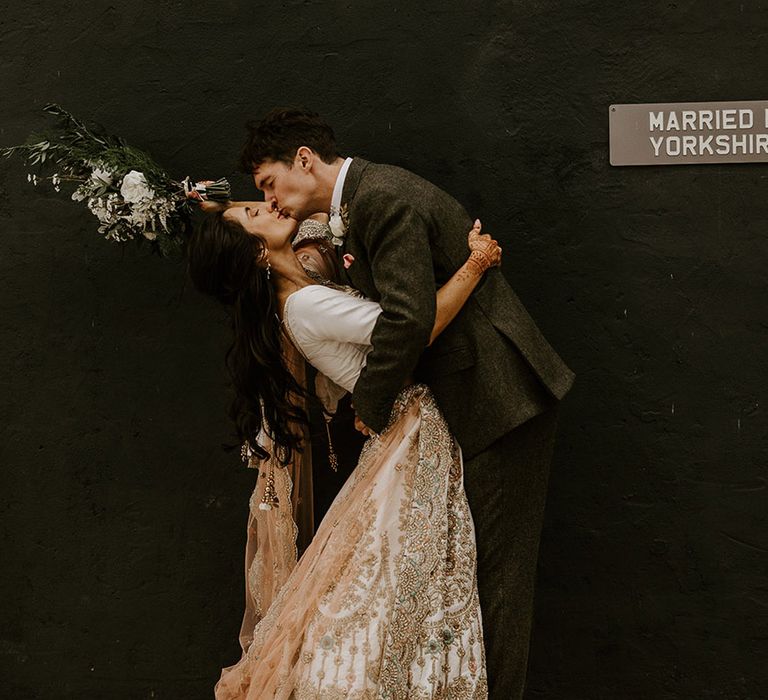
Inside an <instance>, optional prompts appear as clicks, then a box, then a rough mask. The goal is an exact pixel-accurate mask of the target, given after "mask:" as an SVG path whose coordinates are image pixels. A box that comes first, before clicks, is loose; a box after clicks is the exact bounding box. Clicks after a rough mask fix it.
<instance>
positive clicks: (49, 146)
mask: <svg viewBox="0 0 768 700" xmlns="http://www.w3.org/2000/svg"><path fill="white" fill-rule="evenodd" d="M43 110H44V111H45V112H48V113H49V114H51V115H53V116H54V117H56V118H57V124H56V126H55V127H54V128H53V129H51V130H50V131H48V132H47V133H45V134H43V135H42V136H34V135H33V136H31V137H30V139H29V142H28V143H27V144H25V145H22V146H11V147H8V148H1V149H0V155H2V156H5V157H10V156H12V155H14V154H17V155H20V156H21V157H22V158H24V160H25V161H26V163H27V164H28V165H33V166H38V167H39V168H40V169H41V170H42V169H45V168H48V169H51V170H54V172H53V174H52V175H50V176H48V177H39V176H38V175H37V174H33V173H30V174H28V175H27V180H28V181H29V182H31V183H32V184H34V185H37V184H38V183H39V182H42V181H43V180H50V182H51V184H52V185H53V188H54V190H55V191H56V192H59V191H61V184H62V183H64V182H73V183H77V187H76V188H75V190H74V192H72V199H73V200H75V201H76V202H85V203H86V206H87V207H88V209H90V211H91V213H93V215H94V216H95V217H96V218H97V219H98V220H99V233H101V234H102V235H103V236H104V238H106V239H108V240H113V241H116V242H119V243H123V242H125V241H128V240H133V239H136V240H138V242H139V243H143V242H144V241H149V242H150V244H151V245H152V251H153V252H156V253H158V254H160V255H162V256H167V255H171V254H173V253H176V252H179V251H180V250H181V249H182V247H183V243H184V237H185V235H186V233H187V231H188V230H189V227H190V220H191V213H192V207H193V206H194V205H193V204H192V201H193V200H203V201H205V200H211V201H216V202H226V201H228V200H229V199H230V187H229V183H228V182H227V181H226V180H224V179H221V180H217V181H215V182H210V181H207V182H200V183H194V182H191V181H190V179H189V178H188V177H187V178H186V179H185V180H183V181H180V182H177V181H175V180H172V179H171V178H170V177H169V176H168V175H167V174H166V172H165V171H164V170H163V169H162V168H161V167H160V166H159V165H158V164H157V163H155V161H154V160H153V159H152V158H151V156H149V154H147V153H145V152H144V151H141V150H139V149H137V148H133V147H132V146H129V145H128V144H127V143H126V142H125V140H124V139H122V138H120V137H119V136H112V135H109V134H106V133H105V132H104V130H103V129H101V128H96V127H88V126H86V125H85V124H84V123H83V122H81V121H80V120H79V119H76V118H75V117H74V116H72V115H71V114H70V113H69V112H67V111H66V110H64V109H62V108H61V107H60V106H59V105H56V104H49V105H46V106H45V107H44V108H43Z"/></svg>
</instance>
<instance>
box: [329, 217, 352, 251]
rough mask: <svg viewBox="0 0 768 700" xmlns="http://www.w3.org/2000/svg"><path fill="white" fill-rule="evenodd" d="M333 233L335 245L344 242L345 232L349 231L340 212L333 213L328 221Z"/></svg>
mask: <svg viewBox="0 0 768 700" xmlns="http://www.w3.org/2000/svg"><path fill="white" fill-rule="evenodd" d="M328 225H329V226H330V227H331V233H332V234H333V245H341V244H342V243H343V242H344V234H345V233H346V232H347V231H346V228H345V226H344V222H343V221H342V220H341V215H340V214H333V215H332V216H331V218H330V220H329V221H328Z"/></svg>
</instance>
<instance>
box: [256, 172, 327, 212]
mask: <svg viewBox="0 0 768 700" xmlns="http://www.w3.org/2000/svg"><path fill="white" fill-rule="evenodd" d="M253 182H254V184H255V185H256V188H257V189H260V190H261V191H262V192H264V201H265V202H267V204H269V205H270V206H271V207H272V208H273V209H274V210H276V211H279V212H280V213H281V214H282V215H283V216H290V217H291V218H293V219H297V220H299V221H302V220H303V219H306V218H307V217H308V216H309V215H310V214H314V213H315V210H314V209H313V208H312V206H311V195H312V192H313V188H314V180H313V178H312V176H311V175H310V174H309V173H308V172H307V170H306V169H305V168H303V167H301V163H293V164H292V165H288V164H287V163H284V162H283V161H274V160H265V161H263V162H262V163H260V164H259V165H258V166H256V167H255V168H254V170H253Z"/></svg>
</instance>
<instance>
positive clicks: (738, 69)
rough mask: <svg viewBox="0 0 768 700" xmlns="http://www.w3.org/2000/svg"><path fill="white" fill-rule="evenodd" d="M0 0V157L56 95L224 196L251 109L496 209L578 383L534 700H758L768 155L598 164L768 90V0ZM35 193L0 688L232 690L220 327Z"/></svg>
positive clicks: (6, 328) (15, 414) (164, 281)
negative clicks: (667, 107) (718, 105)
mask: <svg viewBox="0 0 768 700" xmlns="http://www.w3.org/2000/svg"><path fill="white" fill-rule="evenodd" d="M3 5H4V7H2V8H0V59H1V60H2V64H1V65H2V67H3V70H2V72H0V92H1V93H2V103H1V106H0V144H2V145H10V144H14V143H17V142H20V141H22V140H23V139H24V138H25V137H26V136H27V133H28V132H29V131H30V130H31V129H32V128H35V127H40V126H42V125H43V124H44V119H43V117H42V115H41V114H40V112H39V108H40V107H41V106H42V105H43V104H44V103H46V102H49V101H57V102H60V103H61V104H62V105H64V106H65V107H66V108H68V109H70V110H71V111H73V112H75V113H76V114H78V115H81V116H83V117H85V118H92V119H96V120H97V121H100V122H101V123H103V124H104V125H106V126H108V127H109V128H110V129H111V130H113V131H115V132H117V133H120V134H122V135H124V136H125V137H126V138H127V139H128V140H129V141H130V142H132V143H134V144H135V145H138V146H141V147H144V148H147V149H149V150H150V151H151V152H152V153H153V154H154V155H155V156H156V157H157V158H158V159H159V160H160V161H161V162H162V163H164V164H165V165H166V167H167V168H168V169H169V171H170V172H172V173H174V174H178V175H179V176H184V175H186V174H192V175H193V176H194V175H196V176H200V177H202V176H210V175H217V176H218V175H232V172H233V170H234V162H235V154H236V151H237V149H238V147H239V145H240V141H241V139H242V135H243V130H242V124H243V122H244V121H245V120H246V118H249V117H257V116H260V115H261V114H262V113H263V112H264V111H266V110H267V109H268V108H270V107H272V106H274V105H276V104H286V103H303V104H306V105H309V106H312V107H314V108H315V109H317V110H319V111H320V112H322V113H323V114H324V115H326V117H327V118H328V119H329V120H330V121H331V122H332V123H333V124H334V125H335V127H336V130H337V133H338V136H339V137H340V141H341V143H342V145H343V149H344V152H345V153H349V154H357V155H362V156H365V157H367V158H369V159H372V160H378V161H384V162H390V163H395V164H399V165H402V166H405V167H407V168H410V169H412V170H414V171H416V172H417V173H419V174H421V175H423V176H425V177H427V178H428V179H430V180H432V181H433V182H435V183H437V184H438V185H440V186H442V187H444V188H445V189H447V190H449V191H450V192H452V193H454V194H455V195H456V196H457V197H458V198H459V199H460V200H462V201H463V202H464V203H465V204H466V205H467V206H468V208H469V209H470V211H471V213H473V214H476V215H478V216H480V217H481V218H482V219H483V221H484V224H485V227H486V229H487V230H488V231H492V232H494V233H495V234H497V235H498V236H499V238H500V239H501V240H502V241H503V242H504V245H505V267H504V270H505V273H506V275H507V277H508V278H509V280H510V281H511V283H512V285H513V287H514V288H515V289H516V291H517V292H518V293H519V295H520V296H521V297H522V299H523V300H524V301H525V303H526V304H527V306H528V307H529V309H530V311H531V312H532V314H533V315H534V317H535V318H536V319H537V320H538V322H539V324H540V326H541V328H542V330H543V331H544V333H545V335H546V336H547V337H548V338H549V339H550V341H551V342H552V343H553V345H554V346H555V347H556V348H557V349H558V350H559V352H560V353H561V354H562V356H563V358H564V359H565V360H566V362H567V363H568V364H569V365H570V366H571V367H572V368H573V369H574V370H575V371H576V373H577V375H578V376H577V383H576V385H575V386H574V389H573V391H572V393H571V394H570V395H569V396H568V398H567V400H566V401H565V403H564V404H563V406H562V413H561V422H560V425H561V429H560V434H559V443H558V447H557V451H556V455H555V462H554V464H553V471H552V478H551V488H550V495H549V501H548V506H547V515H546V523H545V531H544V535H543V540H542V548H541V558H540V576H539V584H538V599H537V608H536V614H537V619H536V626H535V632H534V639H533V644H532V649H531V659H530V662H531V669H530V675H529V690H528V697H529V698H531V699H534V698H553V699H554V698H557V699H562V700H598V699H600V700H602V699H606V700H609V699H610V700H618V699H623V698H632V699H634V698H642V699H648V700H666V699H672V698H675V699H678V698H697V699H698V698H732V699H745V698H754V699H757V698H765V697H768V679H767V678H766V671H765V667H764V665H763V662H764V660H765V656H766V651H767V649H766V646H768V645H767V641H768V632H766V608H768V576H767V575H766V574H767V571H768V567H767V566H766V552H767V549H768V541H767V540H768V538H767V537H766V527H765V525H766V516H765V511H766V489H765V486H766V483H765V471H766V461H767V457H768V425H767V423H766V419H765V416H766V413H765V410H766V409H765V403H766V401H768V397H767V396H766V389H768V378H767V376H768V362H767V361H766V350H765V348H766V341H767V340H768V320H767V319H768V314H767V313H766V303H765V288H766V278H767V276H768V275H767V273H766V268H767V266H768V212H767V209H766V204H765V202H766V194H765V192H766V186H768V179H767V175H768V166H765V165H731V166H711V165H710V166H681V167H666V168H627V169H616V168H611V167H610V166H609V165H608V131H607V111H608V105H609V104H610V103H612V102H655V101H660V102H663V101H670V102H671V101H689V100H690V101H698V100H717V99H719V100H729V99H734V100H735V99H766V97H767V96H768V95H767V93H766V82H765V74H766V68H768V59H766V53H765V35H766V32H768V3H766V2H764V1H753V2H742V3H739V2H714V1H708V2H694V1H693V0H681V1H678V2H661V1H658V2H637V3H621V2H607V1H606V0H602V1H598V0H593V1H588V0H568V1H567V2H541V1H539V2H533V1H525V0H521V1H520V2H516V3H509V2H490V1H487V0H486V1H481V2H474V3H468V2H467V3H458V2H452V3H450V2H449V3H446V2H435V3H430V4H429V6H427V5H426V4H423V3H407V4H406V3H399V2H395V3H393V2H371V1H370V0H367V1H366V0H362V1H358V2H317V1H312V0H304V1H302V2H299V1H296V0H291V1H285V2H280V3H263V2H242V3H235V2H219V3H215V4H214V3H206V4H197V3H182V2H176V1H174V2H170V1H168V0H160V1H159V2H158V1H157V0H156V1H155V2H145V1H143V0H134V1H133V2H130V3H118V4H115V5H110V4H107V3H83V2H79V3H75V2H72V1H71V0H64V1H62V2H56V3H53V2H48V3H44V2H39V1H36V0H28V1H27V2H26V3H14V4H10V3H7V2H6V3H3ZM25 175H26V170H25V169H24V168H23V167H22V166H20V165H19V164H18V163H13V162H3V163H2V164H0V197H1V198H0V228H1V229H2V230H1V231H0V281H1V283H2V292H1V293H0V367H1V368H2V370H1V371H2V375H1V376H0V382H1V383H0V421H1V427H0V460H1V462H0V464H1V465H2V469H0V475H1V476H0V479H1V481H0V488H2V497H1V498H2V507H1V508H0V513H2V540H1V541H0V548H1V549H0V552H1V553H2V578H1V579H0V581H1V582H0V596H1V599H2V617H0V664H1V669H0V678H2V679H3V680H2V691H0V695H1V696H2V697H9V698H45V699H54V698H55V699H59V698H121V699H122V698H126V699H132V698H170V699H175V698H184V699H188V698H207V697H212V686H213V684H214V682H215V680H216V679H217V678H218V673H219V669H220V667H221V666H222V665H227V664H230V663H233V662H234V661H235V660H236V658H237V652H238V646H237V638H236V637H237V630H238V628H239V624H240V615H241V610H242V591H243V571H242V555H243V542H244V536H245V518H246V509H247V497H248V495H249V493H250V490H251V488H252V484H253V472H251V471H247V470H245V469H244V468H242V466H241V464H240V462H239V459H238V457H237V455H236V454H233V453H225V452H223V451H222V450H221V448H220V445H221V444H222V443H226V442H229V441H230V440H231V432H230V427H229V425H228V423H227V419H226V416H225V407H226V405H227V402H228V400H229V393H228V391H229V390H228V384H227V377H226V374H225V370H224V366H223V353H224V350H225V348H226V345H227V341H228V335H227V334H228V331H227V327H226V325H225V319H224V316H223V314H222V313H221V312H220V311H219V310H218V309H217V308H216V307H215V306H214V305H213V304H212V303H210V302H208V300H206V299H204V298H202V297H200V296H199V295H197V294H196V293H195V292H194V291H193V290H192V289H191V288H190V287H189V286H188V287H187V288H186V289H184V275H183V268H182V266H181V265H173V264H169V263H168V262H166V261H162V260H159V259H157V258H151V257H148V255H147V253H146V252H145V251H144V250H142V251H141V252H139V251H138V250H137V249H135V248H133V247H128V248H125V249H124V250H122V249H120V248H119V247H117V246H116V245H115V244H113V243H111V242H110V243H108V242H105V241H102V240H101V239H100V238H99V235H98V234H97V232H96V227H95V225H94V223H95V219H93V218H92V217H91V215H90V214H89V213H88V212H87V211H86V210H85V208H84V207H83V206H82V205H77V204H74V203H72V202H70V201H69V200H68V198H67V197H65V196H63V193H62V194H61V195H56V194H54V193H53V192H52V191H51V190H49V189H45V188H43V187H39V188H38V189H34V188H33V187H32V186H30V185H28V184H27V183H26V179H25ZM232 178H233V181H234V184H235V188H236V193H237V194H238V195H240V196H243V197H245V196H249V195H251V194H252V193H253V191H252V188H251V186H250V184H249V182H248V181H247V180H246V179H245V178H244V177H243V176H238V175H232Z"/></svg>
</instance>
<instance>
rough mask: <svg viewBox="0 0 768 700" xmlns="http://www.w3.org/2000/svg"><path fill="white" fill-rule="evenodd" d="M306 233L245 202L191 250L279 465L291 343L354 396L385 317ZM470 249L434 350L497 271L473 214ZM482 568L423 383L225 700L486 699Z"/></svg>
mask: <svg viewBox="0 0 768 700" xmlns="http://www.w3.org/2000/svg"><path fill="white" fill-rule="evenodd" d="M297 226H298V224H297V222H296V221H295V220H294V219H291V218H289V217H284V216H282V215H281V214H279V212H272V211H270V210H269V209H268V208H267V206H266V205H265V204H264V203H250V206H242V207H232V208H229V209H227V210H226V211H225V212H223V213H218V214H213V215H209V216H207V217H206V218H205V220H204V222H203V224H202V225H201V226H199V227H198V228H197V229H196V230H195V232H194V233H193V235H192V237H191V238H190V240H189V243H188V260H189V272H190V276H191V278H192V281H193V283H194V284H195V286H196V287H197V289H199V290H200V291H202V292H204V293H207V294H210V295H212V296H214V297H215V298H217V299H218V300H219V301H221V302H222V303H224V304H226V305H228V306H231V307H232V311H233V323H234V329H235V334H236V336H237V337H236V342H235V345H234V346H233V348H234V352H235V355H236V357H235V358H234V362H233V363H231V365H230V366H231V367H234V368H235V369H234V371H233V381H234V384H235V389H236V392H237V399H236V402H235V404H234V410H233V417H234V418H235V419H236V422H237V425H238V431H239V433H240V435H241V437H242V438H243V439H245V440H246V441H247V443H248V444H249V446H250V448H251V449H252V450H253V452H254V453H256V455H257V456H258V457H259V458H260V459H262V460H264V461H265V466H267V465H268V466H269V468H270V469H274V467H275V466H276V467H277V471H279V470H280V467H281V465H285V464H287V463H289V462H290V460H291V458H292V456H293V455H294V454H295V453H296V452H297V451H298V450H300V449H301V444H302V437H303V435H304V434H305V426H306V423H307V416H306V413H305V412H304V411H303V410H302V409H301V405H302V404H301V400H300V399H301V398H302V397H303V395H304V391H303V388H302V386H301V384H300V383H299V382H297V381H296V379H295V378H294V376H293V374H292V373H291V368H290V367H289V366H288V365H287V363H286V360H285V355H284V353H283V352H282V350H281V349H282V348H283V346H284V343H285V340H286V338H287V339H289V340H290V342H291V344H292V345H293V346H295V348H296V349H297V350H298V351H299V352H300V353H301V354H302V355H303V356H304V357H305V358H306V360H307V361H308V362H309V363H311V364H312V365H314V366H315V367H316V368H317V370H318V371H319V372H321V373H322V375H324V376H325V377H327V378H328V379H329V380H330V382H329V384H330V386H337V387H340V388H341V389H342V390H345V391H349V392H351V391H352V390H353V389H354V385H355V382H356V381H357V378H358V376H359V374H360V372H361V370H362V368H363V367H364V366H365V361H366V355H367V353H368V352H369V351H370V349H371V333H372V330H373V327H374V325H375V324H376V320H377V318H378V315H379V314H380V313H381V307H380V306H379V305H378V304H377V303H375V302H373V301H371V300H368V299H365V298H362V297H360V296H359V295H358V294H356V293H354V291H353V290H350V289H347V288H342V287H339V286H338V285H336V284H333V283H331V282H327V281H324V280H323V279H322V278H321V277H319V276H318V275H317V274H316V273H313V272H312V270H309V271H308V270H305V269H304V267H302V265H301V262H300V261H299V259H298V257H297V256H296V254H295V252H294V251H293V249H292V247H291V240H292V238H293V237H294V235H295V233H296V229H297ZM468 243H469V249H470V255H469V257H468V260H467V262H466V263H465V265H464V266H463V267H462V268H460V269H459V270H458V271H457V272H456V274H455V275H454V276H453V277H452V278H451V279H450V280H449V281H448V282H447V283H446V284H445V285H444V286H443V287H442V288H440V289H439V290H438V292H437V316H436V320H435V327H434V329H433V332H432V337H431V340H430V342H432V340H434V339H435V338H436V337H437V335H439V333H440V332H442V330H443V329H444V328H445V327H446V326H447V325H448V324H449V323H450V322H451V320H452V319H453V318H454V317H455V316H456V315H457V314H458V312H459V311H460V310H461V307H462V306H463V304H464V303H465V302H466V301H467V299H468V298H469V295H470V294H471V292H472V291H473V289H474V288H475V287H476V285H477V284H478V282H479V281H480V279H481V277H482V275H483V274H484V272H485V271H486V270H487V269H488V268H490V267H493V266H496V265H498V264H499V263H500V255H501V249H500V248H499V247H498V245H497V243H496V241H494V240H493V239H491V237H490V236H488V235H485V234H481V232H480V222H479V221H478V222H476V224H475V227H474V228H473V229H472V231H470V233H469V237H468ZM262 428H264V429H265V432H266V433H267V435H268V437H269V440H268V441H266V442H264V441H263V440H262V441H260V440H259V439H258V436H259V434H260V433H261V431H262ZM261 443H264V444H267V445H269V446H270V447H273V449H272V450H271V452H269V451H268V450H267V449H265V447H264V446H263V445H262V444H261ZM268 481H269V479H268ZM475 565H476V551H475V537H474V527H473V523H472V517H471V514H470V512H469V508H468V505H467V500H466V496H465V494H464V488H463V474H462V457H461V449H460V447H459V445H458V444H457V443H456V440H455V439H454V438H453V436H452V435H451V433H450V431H449V430H448V427H447V424H446V423H445V420H444V419H443V417H442V415H441V413H440V410H439V409H438V407H437V405H436V403H435V400H434V398H433V396H432V393H431V391H430V390H429V388H428V387H427V386H425V385H423V384H410V385H406V386H405V387H403V389H402V390H401V392H400V394H399V395H398V397H397V400H396V402H395V405H394V407H393V409H392V412H391V416H390V420H389V423H388V425H387V427H386V428H385V430H384V431H382V432H381V433H380V434H378V435H375V434H372V437H371V438H370V439H369V440H368V441H367V442H366V444H365V446H364V447H363V451H362V453H361V455H360V459H359V462H358V464H357V466H356V467H355V469H354V471H353V472H352V474H351V475H350V477H349V478H348V480H347V482H346V483H345V484H344V486H343V487H342V489H341V491H340V492H339V494H338V496H337V497H336V499H335V500H334V502H333V504H332V505H331V507H330V509H329V510H328V512H327V514H326V515H325V517H324V519H323V521H322V522H321V524H320V526H319V528H318V530H317V532H316V534H315V536H314V538H313V540H312V541H311V543H310V544H309V546H308V547H307V549H306V550H305V551H304V553H303V554H302V556H301V558H300V559H299V560H298V563H297V564H296V566H295V568H293V570H292V572H291V573H290V575H288V576H287V578H286V580H285V582H284V583H283V584H282V586H281V587H280V588H279V590H277V591H276V594H275V595H274V597H273V599H272V600H271V601H270V604H269V607H268V608H266V609H265V610H264V611H263V616H262V617H261V619H259V620H258V622H256V623H255V626H254V628H253V630H252V633H251V634H249V635H248V639H249V643H248V644H247V646H244V651H243V654H242V657H241V659H240V660H239V661H238V662H237V663H236V664H234V665H233V666H229V667H227V668H224V669H223V670H222V672H221V678H220V679H219V681H218V683H217V684H216V687H215V694H216V697H217V698H218V699H219V700H224V699H231V700H234V699H235V698H237V699H243V700H257V699H258V700H261V699H264V698H281V699H284V700H290V699H292V698H295V699H296V700H305V699H307V700H308V699H314V700H319V699H320V698H328V699H331V698H333V699H335V698H345V699H346V700H355V699H366V698H392V699H400V698H419V699H421V698H449V697H450V698H455V699H456V700H463V699H464V698H467V699H472V700H476V699H481V698H482V699H484V698H487V692H488V691H487V680H486V675H485V663H484V650H483V639H482V625H481V615H480V606H479V600H478V594H477V583H476V574H475Z"/></svg>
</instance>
